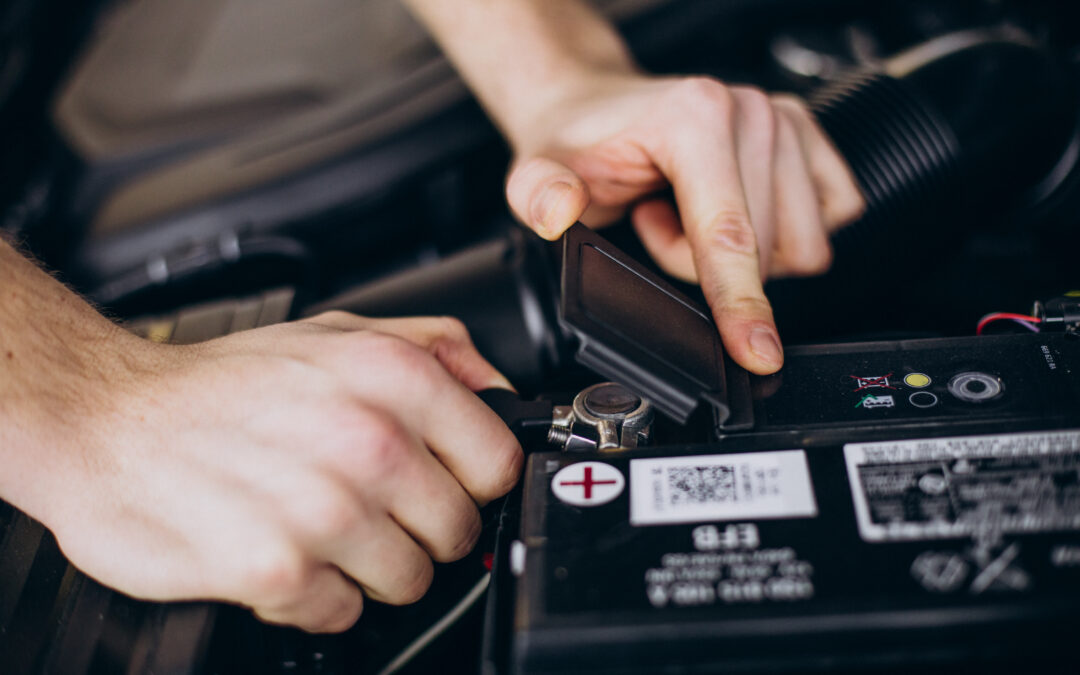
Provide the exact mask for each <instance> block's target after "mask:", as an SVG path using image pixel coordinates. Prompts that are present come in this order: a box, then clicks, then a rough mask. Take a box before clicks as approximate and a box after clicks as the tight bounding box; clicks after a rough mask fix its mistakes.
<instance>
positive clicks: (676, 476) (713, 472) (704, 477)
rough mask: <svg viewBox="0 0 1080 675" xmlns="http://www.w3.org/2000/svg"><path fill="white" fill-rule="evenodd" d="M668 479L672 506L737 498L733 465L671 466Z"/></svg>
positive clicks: (668, 470)
mask: <svg viewBox="0 0 1080 675" xmlns="http://www.w3.org/2000/svg"><path fill="white" fill-rule="evenodd" d="M667 479H668V487H669V488H671V489H670V492H669V494H670V501H671V505H672V506H678V505H679V504H710V503H718V502H727V501H734V500H735V468H734V467H731V466H724V465H719V466H671V467H668V469H667Z"/></svg>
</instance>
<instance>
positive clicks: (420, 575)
mask: <svg viewBox="0 0 1080 675" xmlns="http://www.w3.org/2000/svg"><path fill="white" fill-rule="evenodd" d="M418 558H419V564H417V565H416V566H415V567H414V568H413V569H411V570H410V573H409V575H408V576H407V577H405V578H404V579H402V580H401V582H400V583H399V584H398V585H397V588H396V589H394V592H393V593H392V594H391V596H390V597H389V602H390V603H391V604H394V605H411V604H412V603H414V602H416V601H417V600H419V599H420V598H422V597H424V594H425V593H427V592H428V589H429V588H431V581H432V579H434V577H435V567H434V565H432V564H431V559H430V558H428V557H427V556H418Z"/></svg>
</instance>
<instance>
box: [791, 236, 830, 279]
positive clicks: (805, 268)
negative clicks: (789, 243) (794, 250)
mask: <svg viewBox="0 0 1080 675" xmlns="http://www.w3.org/2000/svg"><path fill="white" fill-rule="evenodd" d="M832 261H833V252H832V247H831V246H829V245H828V244H823V245H821V246H815V247H813V248H808V249H804V250H802V251H800V255H799V256H798V259H797V260H795V261H793V267H794V269H795V271H796V272H798V273H799V274H806V275H810V276H813V275H818V274H824V273H825V272H827V271H828V270H829V268H830V267H832Z"/></svg>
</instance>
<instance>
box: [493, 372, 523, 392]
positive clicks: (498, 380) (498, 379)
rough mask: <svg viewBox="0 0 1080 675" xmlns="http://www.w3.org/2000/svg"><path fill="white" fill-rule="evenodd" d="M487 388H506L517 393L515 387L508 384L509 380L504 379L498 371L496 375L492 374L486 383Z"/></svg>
mask: <svg viewBox="0 0 1080 675" xmlns="http://www.w3.org/2000/svg"><path fill="white" fill-rule="evenodd" d="M487 388H488V389H508V390H510V391H512V392H514V393H515V394H516V393H517V389H516V388H514V385H512V384H510V380H508V379H506V377H505V376H504V375H503V374H502V373H498V374H497V375H494V376H492V378H491V382H490V383H489V384H488V387H487Z"/></svg>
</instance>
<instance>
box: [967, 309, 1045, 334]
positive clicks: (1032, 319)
mask: <svg viewBox="0 0 1080 675" xmlns="http://www.w3.org/2000/svg"><path fill="white" fill-rule="evenodd" d="M1006 319H1012V320H1015V321H1027V322H1028V323H1042V319H1040V318H1039V317H1037V316H1029V315H1027V314H1014V313H1012V312H994V313H993V314H987V315H986V316H984V317H983V318H981V319H979V325H978V326H976V327H975V334H976V335H982V332H983V329H984V328H986V326H987V325H988V324H991V323H993V322H995V321H1002V320H1006Z"/></svg>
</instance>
